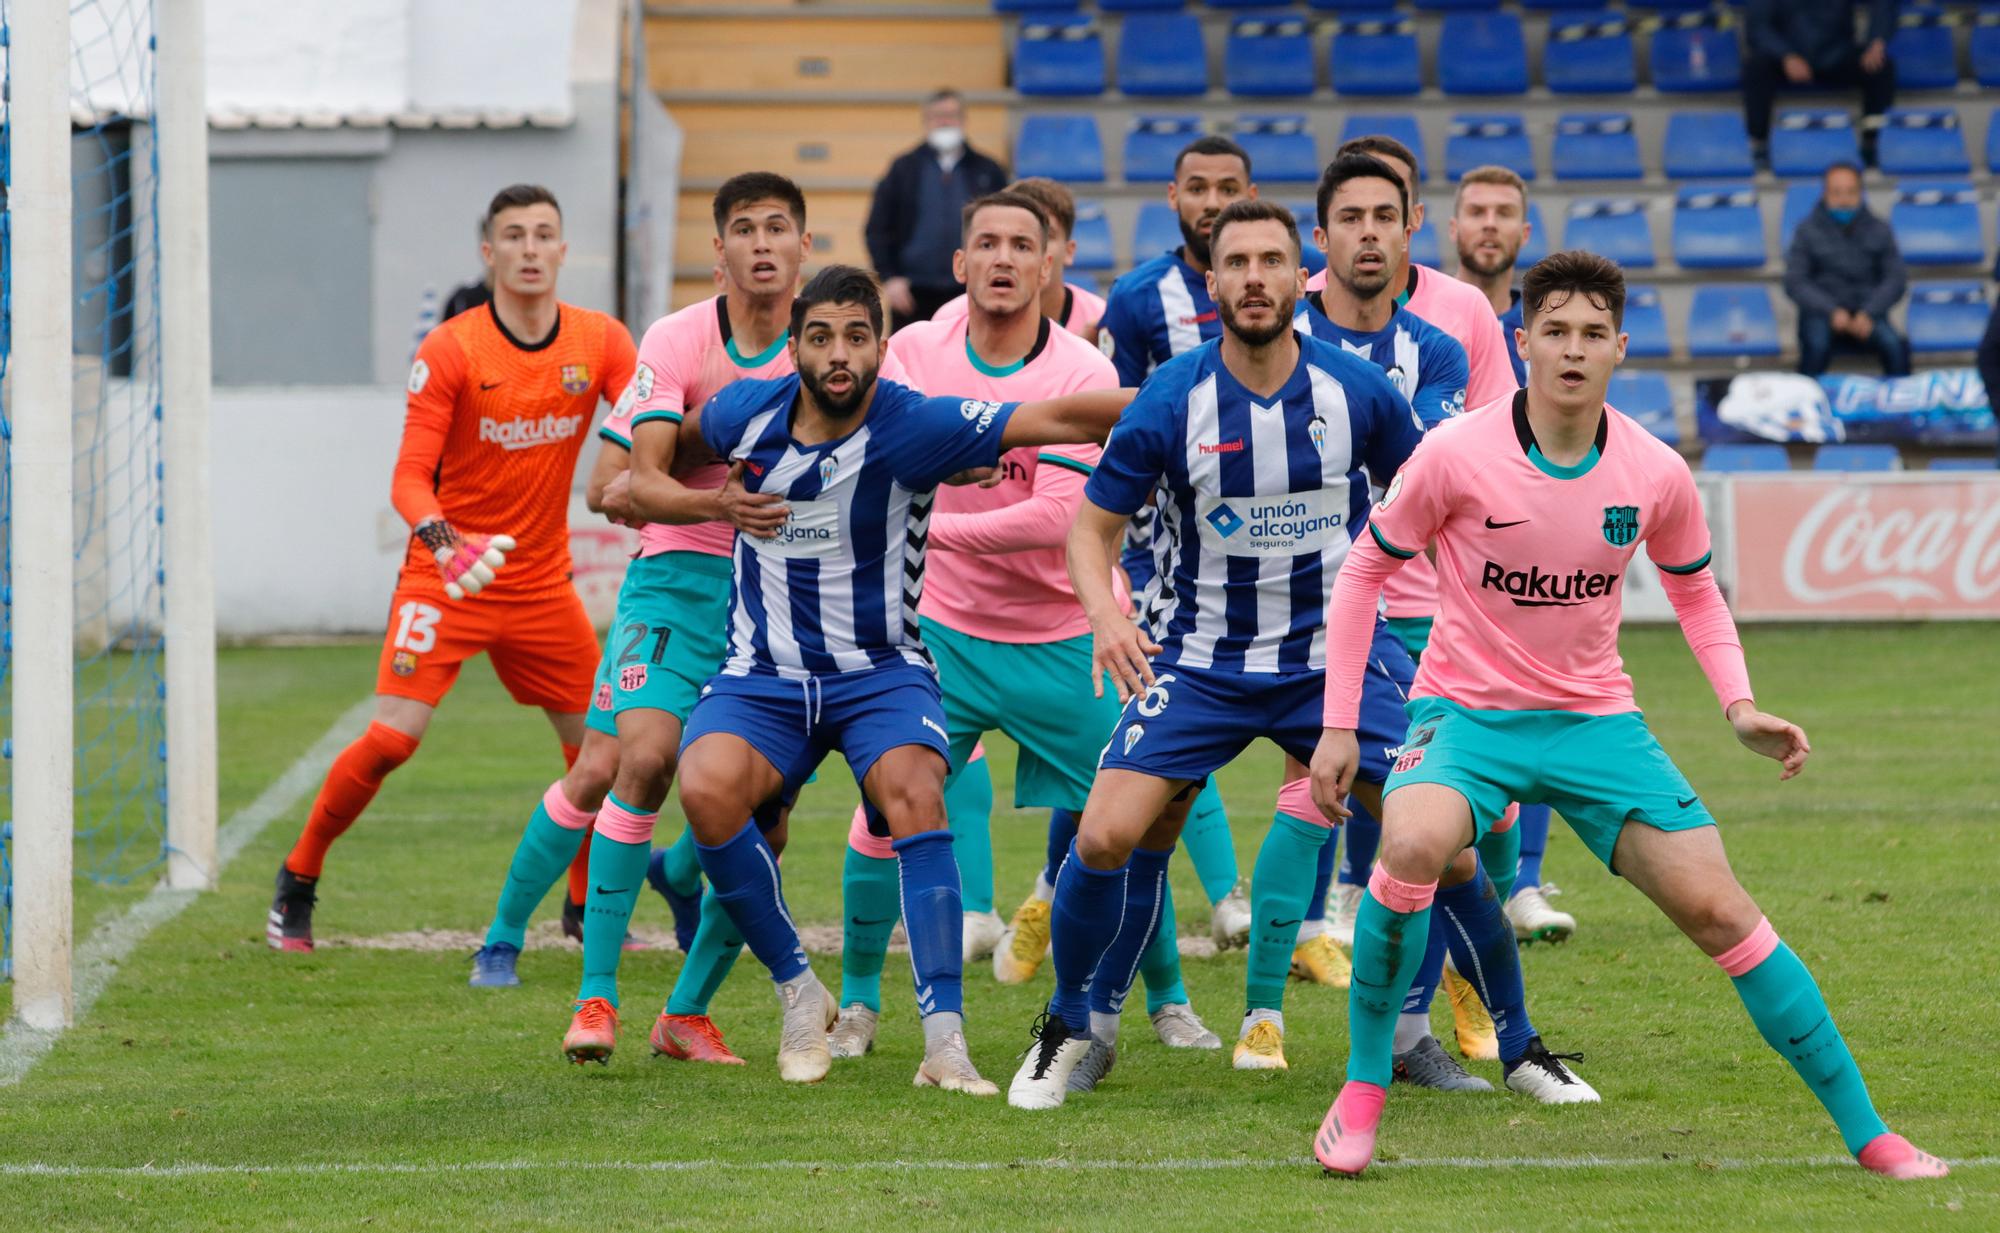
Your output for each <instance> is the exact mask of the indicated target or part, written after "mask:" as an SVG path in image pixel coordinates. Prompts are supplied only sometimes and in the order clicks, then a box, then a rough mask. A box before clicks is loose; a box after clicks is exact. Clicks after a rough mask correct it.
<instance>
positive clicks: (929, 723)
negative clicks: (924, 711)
mask: <svg viewBox="0 0 2000 1233" xmlns="http://www.w3.org/2000/svg"><path fill="white" fill-rule="evenodd" d="M917 718H919V719H920V720H922V721H923V725H924V727H926V728H929V729H930V730H931V731H933V732H935V733H937V734H938V735H939V736H941V737H943V738H944V739H945V740H947V741H949V740H950V739H951V734H950V733H949V732H946V731H945V730H944V729H943V728H941V727H939V726H938V722H937V720H935V719H932V718H931V717H930V716H928V715H919V716H918V717H917Z"/></svg>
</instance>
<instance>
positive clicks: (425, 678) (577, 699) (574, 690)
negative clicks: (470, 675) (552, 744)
mask: <svg viewBox="0 0 2000 1233" xmlns="http://www.w3.org/2000/svg"><path fill="white" fill-rule="evenodd" d="M481 651H484V652H486V654H487V656H488V657H489V658H491V659H492V661H493V671H494V674H495V675H497V676H498V677H499V678H500V683H501V684H502V685H505V686H506V687H507V692H508V694H510V695H511V696H512V697H513V699H514V701H516V702H518V703H520V704H521V705H523V706H539V707H544V708H546V709H548V710H552V711H572V712H581V711H585V710H587V709H589V706H590V688H591V684H592V682H593V681H594V679H595V677H596V673H597V658H598V647H597V632H596V631H595V630H593V629H592V628H591V626H590V617H589V616H587V615H586V614H585V613H584V611H583V601H582V600H581V599H579V598H578V597H577V594H576V592H575V591H568V592H565V593H564V594H561V595H555V596H551V597H549V598H547V599H494V598H490V597H487V598H482V597H479V596H473V597H471V598H468V599H462V600H458V601H456V602H454V601H452V600H449V599H446V598H445V597H444V596H442V595H439V594H438V593H437V592H436V591H435V590H427V591H417V590H402V589H399V590H398V591H397V592H396V594H395V597H394V598H393V599H392V600H390V601H389V631H388V635H387V636H386V637H384V638H383V639H382V659H381V662H380V663H379V664H378V665H377V666H376V670H375V692H376V693H378V694H388V695H390V696H392V697H397V698H414V699H416V700H417V701H418V702H423V703H426V704H428V705H430V706H436V705H437V704H438V703H439V701H441V700H442V699H443V698H444V696H445V695H446V694H447V693H450V692H451V686H452V683H453V682H454V681H456V680H458V670H459V668H460V667H462V666H463V665H464V663H465V661H466V660H468V659H471V658H472V657H473V656H474V655H477V654H479V653H480V652H481Z"/></svg>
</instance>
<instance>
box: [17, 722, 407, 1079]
mask: <svg viewBox="0 0 2000 1233" xmlns="http://www.w3.org/2000/svg"><path fill="white" fill-rule="evenodd" d="M374 709H375V699H373V698H363V699H362V700H361V701H359V702H357V703H355V704H354V705H353V706H351V707H349V708H348V709H347V710H346V711H345V712H344V713H342V715H341V716H340V718H339V719H336V720H334V721H333V726H332V727H330V728H328V729H327V730H326V732H325V733H324V734H322V735H321V736H320V738H319V740H317V741H315V742H313V746H312V748H311V749H308V750H306V751H305V752H304V753H302V754H300V755H299V757H298V760H297V761H295V762H293V763H292V764H291V765H290V766H288V767H286V768H285V770H284V773H283V774H281V775H279V776H278V777H277V778H276V779H274V780H272V781H271V782H270V784H269V785H268V786H266V787H265V789H264V790H263V791H262V792H260V793H258V794H257V799H256V800H254V801H251V802H250V803H249V804H248V805H245V806H244V807H243V808H241V809H239V810H237V811H236V812H235V813H234V814H232V815H231V816H230V818H229V821H227V822H225V823H223V825H222V828H221V829H220V830H219V831H217V832H216V839H215V848H216V851H215V859H216V872H217V873H220V872H221V871H222V870H223V869H225V868H227V867H228V865H229V862H230V861H232V860H235V859H236V857H237V855H238V854H239V853H241V852H242V851H243V849H244V848H245V847H247V846H249V844H250V842H251V841H252V840H254V839H256V838H257V836H258V835H259V834H261V833H263V830H264V828H265V827H266V826H269V825H270V824H271V822H272V820H273V819H275V818H277V817H278V816H279V815H280V814H283V813H285V812H287V811H288V810H290V809H291V808H292V807H293V806H294V805H297V804H298V803H299V798H300V797H302V796H304V795H305V794H306V793H308V792H310V791H312V790H313V789H314V788H316V787H318V786H319V783H320V780H322V779H324V778H325V777H326V770H327V768H328V767H329V766H331V765H333V760H334V758H335V757H336V756H337V755H338V754H339V753H340V751H341V750H342V749H343V748H345V747H346V746H347V744H348V743H349V742H351V741H352V740H354V738H355V737H357V736H360V735H361V731H362V729H363V728H365V727H367V725H368V717H369V716H370V715H371V714H373V713H374ZM199 893H200V892H198V891H177V890H172V889H169V888H168V886H167V884H166V883H165V882H164V881H162V882H160V883H159V884H158V885H156V886H154V887H153V889H152V891H151V892H149V893H148V894H147V895H146V897H145V898H144V899H141V900H140V901H139V902H137V903H135V904H133V905H132V906H131V907H129V908H127V909H126V910H125V911H123V912H121V913H119V914H118V915H117V916H114V917H112V918H111V919H110V920H108V921H106V922H104V923H103V924H101V925H99V926H98V927H97V928H96V929H94V930H92V931H91V934H90V936H89V937H87V938H85V939H84V941H83V944H82V945H81V946H79V947H77V948H76V954H75V957H74V960H73V962H74V964H75V967H74V973H73V979H74V981H75V986H74V988H75V995H74V996H75V1006H76V1019H77V1021H78V1022H81V1021H82V1020H83V1018H84V1016H85V1015H88V1014H89V1013H90V1008H91V1007H92V1006H94V1005H96V1004H97V999H98V997H99V995H101V994H102V993H103V992H104V989H105V987H106V986H107V985H109V984H110V983H111V978H112V977H113V976H115V975H117V973H118V965H119V964H120V963H122V962H124V961H125V959H126V957H127V956H129V955H130V954H131V953H132V951H133V948H135V947H136V946H138V945H139V943H140V942H143V941H144V940H145V939H146V935H147V934H149V933H151V932H152V931H153V930H155V929H157V928H159V927H160V926H161V925H164V924H166V923H167V922H168V921H170V920H172V919H173V918H174V917H176V916H179V915H180V914H181V911H182V910H183V909H184V908H186V907H187V906H188V904H190V903H193V902H194V900H195V897H196V895H198V894H199ZM61 1035H62V1033H61V1032H60V1031H49V1030H46V1029H39V1028H31V1027H28V1026H26V1025H24V1024H22V1023H21V1022H19V1021H18V1020H16V1021H14V1022H12V1023H9V1024H8V1025H7V1026H6V1028H5V1029H4V1030H0V1087H9V1086H11V1085H13V1084H16V1083H19V1082H20V1081H21V1080H22V1079H23V1078H24V1077H26V1075H27V1073H28V1071H29V1070H31V1069H33V1068H34V1065H35V1063H36V1062H39V1061H41V1060H42V1058H43V1057H45V1056H47V1054H48V1052H49V1050H50V1049H53V1048H54V1047H55V1043H56V1041H57V1039H58V1038H60V1037H61Z"/></svg>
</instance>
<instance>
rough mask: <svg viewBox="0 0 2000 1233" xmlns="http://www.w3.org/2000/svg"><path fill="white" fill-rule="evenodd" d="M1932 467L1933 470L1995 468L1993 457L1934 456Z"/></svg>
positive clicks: (1988, 469) (1983, 469)
mask: <svg viewBox="0 0 2000 1233" xmlns="http://www.w3.org/2000/svg"><path fill="white" fill-rule="evenodd" d="M1930 469H1931V470H1933V471H1991V470H1993V460H1992V459H1991V458H1933V459H1931V465H1930Z"/></svg>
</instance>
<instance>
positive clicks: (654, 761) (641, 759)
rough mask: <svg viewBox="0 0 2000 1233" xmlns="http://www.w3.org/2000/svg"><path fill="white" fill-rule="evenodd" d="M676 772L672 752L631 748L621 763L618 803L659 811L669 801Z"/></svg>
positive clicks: (654, 748) (628, 748)
mask: <svg viewBox="0 0 2000 1233" xmlns="http://www.w3.org/2000/svg"><path fill="white" fill-rule="evenodd" d="M675 769H676V764H675V758H674V754H673V751H672V750H669V749H664V748H657V747H653V748H648V747H643V746H641V747H637V748H634V747H627V748H626V749H625V751H624V754H623V756H621V757H620V758H619V760H618V776H617V780H616V783H617V789H616V790H617V792H618V799H619V800H622V801H626V802H628V803H630V804H632V805H635V806H638V807H641V808H646V809H656V808H658V807H659V805H660V803H661V802H663V801H665V800H666V797H667V786H668V784H670V783H671V782H672V781H673V776H674V771H675Z"/></svg>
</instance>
